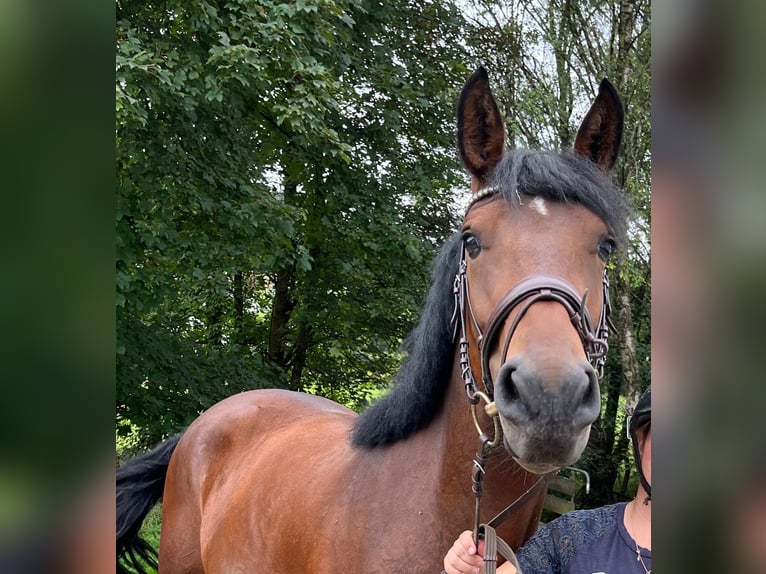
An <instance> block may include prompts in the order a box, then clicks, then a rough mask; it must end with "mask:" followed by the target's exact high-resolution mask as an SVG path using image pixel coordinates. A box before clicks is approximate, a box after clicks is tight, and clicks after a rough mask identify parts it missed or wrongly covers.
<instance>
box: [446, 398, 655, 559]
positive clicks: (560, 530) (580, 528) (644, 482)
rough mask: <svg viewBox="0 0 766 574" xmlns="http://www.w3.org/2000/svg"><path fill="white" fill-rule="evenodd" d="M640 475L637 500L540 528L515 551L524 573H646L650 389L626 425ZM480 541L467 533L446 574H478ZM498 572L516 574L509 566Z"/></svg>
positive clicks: (649, 516) (566, 516)
mask: <svg viewBox="0 0 766 574" xmlns="http://www.w3.org/2000/svg"><path fill="white" fill-rule="evenodd" d="M627 427H628V433H629V435H630V438H631V441H632V443H633V453H634V458H635V461H636V467H637V469H638V475H639V486H638V490H637V492H636V496H635V498H634V499H633V500H631V501H630V502H627V503H625V502H620V503H617V504H612V505H608V506H602V507H600V508H594V509H588V510H575V511H572V512H569V513H567V514H564V515H562V516H559V517H558V518H556V519H555V520H552V521H551V522H549V523H548V524H546V525H544V526H543V527H542V528H541V529H540V530H539V531H538V532H537V533H536V534H535V535H534V536H532V538H530V539H529V540H528V541H527V542H526V543H525V544H524V545H523V546H522V547H521V548H519V550H518V551H517V552H516V558H517V559H518V561H519V565H520V567H521V571H522V572H523V574H538V573H539V574H543V573H545V574H547V573H559V572H561V573H565V574H592V573H598V574H616V573H620V574H628V573H631V572H635V573H637V574H650V573H651V571H652V552H651V547H652V542H651V519H652V505H651V481H652V462H651V458H652V456H651V455H652V438H651V388H649V389H647V390H646V392H645V393H644V394H643V395H642V396H641V398H640V399H639V401H638V403H637V404H636V407H635V409H634V410H633V414H632V416H630V417H629V418H628V421H627ZM483 545H484V543H483V542H482V541H480V542H479V544H478V548H477V547H476V545H475V544H474V542H473V535H472V532H471V531H470V530H466V531H465V532H463V533H462V534H461V535H460V537H459V538H458V539H457V540H456V541H455V543H454V544H453V545H452V548H450V549H449V551H448V552H447V554H446V556H445V557H444V572H446V573H447V574H478V573H479V572H480V571H481V566H482V563H483V558H482V551H483ZM497 572H498V574H514V573H515V572H516V568H515V567H514V566H513V565H512V564H511V563H509V562H506V563H505V564H503V565H502V566H499V567H498V568H497Z"/></svg>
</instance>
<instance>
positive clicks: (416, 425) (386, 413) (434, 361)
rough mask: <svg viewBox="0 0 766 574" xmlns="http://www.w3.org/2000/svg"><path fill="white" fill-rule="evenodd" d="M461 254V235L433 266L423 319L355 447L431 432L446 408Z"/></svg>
mask: <svg viewBox="0 0 766 574" xmlns="http://www.w3.org/2000/svg"><path fill="white" fill-rule="evenodd" d="M461 248H462V242H461V241H460V234H459V233H455V234H454V235H453V236H452V237H451V238H450V239H449V240H448V241H447V243H446V244H445V245H444V247H442V250H441V251H440V253H439V255H438V256H437V257H436V259H435V260H434V264H433V268H432V270H431V289H430V290H429V292H428V297H427V299H426V303H425V306H424V307H423V313H422V314H421V316H420V321H419V323H418V324H417V326H416V327H415V328H414V329H413V330H412V332H411V333H410V334H409V335H408V336H407V339H405V341H404V346H403V347H404V351H405V352H406V353H407V357H406V358H405V359H404V363H402V366H401V368H400V369H399V372H398V373H397V374H396V378H395V384H394V386H393V387H392V389H391V391H390V392H389V393H388V394H387V395H386V396H384V397H383V398H381V399H380V400H378V401H376V402H375V403H374V404H372V405H371V406H370V407H369V408H368V409H367V410H366V411H364V413H362V415H361V416H360V417H359V418H358V419H357V420H356V421H355V423H354V426H353V429H352V435H351V442H352V443H353V444H354V445H355V446H363V447H369V448H371V447H375V446H378V445H382V444H389V443H393V442H396V441H398V440H401V439H403V438H406V437H408V436H410V435H411V434H413V433H414V432H416V431H418V430H420V429H422V428H423V427H425V426H427V425H428V423H429V422H431V420H432V419H433V417H434V415H436V413H437V412H438V411H439V408H440V407H441V406H442V403H443V399H444V394H445V392H446V390H447V384H446V383H447V381H449V378H450V372H451V370H452V359H453V354H454V349H455V346H454V343H453V341H452V327H451V325H450V319H451V317H452V311H453V309H454V296H453V292H452V285H453V283H454V279H455V274H456V273H457V269H458V261H459V259H458V258H459V255H460V249H461Z"/></svg>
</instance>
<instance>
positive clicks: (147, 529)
mask: <svg viewBox="0 0 766 574" xmlns="http://www.w3.org/2000/svg"><path fill="white" fill-rule="evenodd" d="M161 519H162V503H159V504H157V505H155V507H154V508H152V509H151V510H150V511H149V514H147V515H146V519H145V520H144V524H143V526H142V527H141V532H140V534H141V537H142V538H143V539H144V540H146V541H147V542H148V543H149V544H151V545H152V546H153V547H154V549H155V550H158V549H159V547H160V523H161ZM144 568H145V569H146V571H147V572H148V573H149V574H157V570H156V569H155V568H152V567H151V566H149V565H148V564H144Z"/></svg>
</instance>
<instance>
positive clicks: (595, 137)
mask: <svg viewBox="0 0 766 574" xmlns="http://www.w3.org/2000/svg"><path fill="white" fill-rule="evenodd" d="M623 122H624V112H623V110H622V102H620V97H619V96H618V95H617V90H615V89H614V86H613V85H612V84H611V83H610V82H609V80H607V79H606V78H604V79H603V80H601V84H600V85H599V87H598V96H596V99H595V101H594V102H593V105H591V107H590V110H588V114H587V115H586V116H585V119H584V120H583V122H582V125H581V126H580V129H579V130H578V131H577V137H575V143H574V149H575V151H576V152H577V153H579V154H581V155H583V156H585V157H586V158H588V159H590V160H592V161H593V162H595V163H596V165H598V166H599V167H600V168H601V169H602V170H603V171H609V170H610V169H612V167H614V163H615V162H616V161H617V153H618V152H619V151H620V142H621V141H622V127H623Z"/></svg>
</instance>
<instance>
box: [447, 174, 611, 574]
mask: <svg viewBox="0 0 766 574" xmlns="http://www.w3.org/2000/svg"><path fill="white" fill-rule="evenodd" d="M498 191H499V190H497V189H496V188H486V189H483V190H481V191H479V192H477V193H476V194H475V195H474V198H473V201H472V202H471V203H470V204H469V206H468V208H467V209H466V214H467V213H468V211H470V209H471V207H472V206H473V205H474V204H475V203H476V202H477V201H478V200H480V199H483V198H485V197H487V196H490V195H493V194H495V193H498ZM467 269H468V263H467V260H466V249H465V247H463V249H461V251H460V262H459V267H458V272H457V274H456V275H455V282H454V286H453V293H454V297H455V308H454V311H453V313H452V319H451V325H452V329H453V333H452V337H453V340H457V341H458V346H459V353H460V370H461V377H462V379H463V384H464V386H465V391H466V395H467V396H468V401H469V403H470V408H471V415H472V417H473V421H474V425H475V426H476V429H477V432H478V434H479V441H480V443H481V444H480V449H479V452H477V453H476V457H475V458H474V460H473V472H472V487H471V490H472V492H473V493H474V496H475V498H476V511H475V524H474V536H473V538H474V542H475V543H478V540H479V538H480V537H482V538H485V546H486V548H487V549H488V550H492V549H494V548H496V547H497V546H499V547H500V548H501V549H505V550H506V552H503V555H504V556H505V557H506V558H507V559H508V560H511V561H512V562H513V561H515V556H508V554H507V550H510V548H509V547H508V545H507V544H505V543H504V542H503V541H502V540H500V539H497V542H495V540H494V538H495V533H494V527H496V526H498V525H499V524H501V523H502V522H503V521H504V520H505V519H507V518H508V517H509V516H510V515H511V514H512V512H513V510H514V509H515V508H517V507H518V506H520V505H521V504H522V503H523V502H525V501H526V500H527V499H528V498H530V497H531V496H532V495H533V494H534V493H535V492H536V491H537V490H538V489H539V488H540V487H542V486H544V485H546V484H547V480H548V478H549V475H541V476H540V478H539V479H538V480H537V481H536V482H535V483H534V484H533V485H532V486H531V487H530V488H529V489H528V490H527V491H525V492H524V493H523V494H522V495H521V496H519V497H518V498H517V499H516V500H514V501H513V502H512V503H511V504H509V505H508V506H507V507H506V508H505V509H504V510H502V511H501V512H500V513H498V514H497V515H496V516H495V517H494V518H493V519H492V520H490V521H489V522H488V523H487V524H482V523H481V522H480V503H481V495H482V491H483V481H484V477H485V475H486V471H485V464H486V461H487V459H488V458H489V455H490V452H491V451H492V449H493V448H495V447H497V446H499V445H500V443H501V442H502V428H501V426H500V419H499V415H498V412H497V406H496V404H495V400H494V383H493V381H492V374H491V372H490V369H489V360H490V353H491V350H492V348H493V343H494V340H495V339H496V338H497V337H498V335H499V333H500V331H501V330H502V327H503V325H504V324H505V321H506V319H507V318H508V317H509V316H510V314H511V312H512V311H513V310H514V309H516V308H517V307H518V308H519V309H518V312H517V313H516V316H515V317H514V318H513V321H512V323H511V327H510V329H509V331H508V335H507V336H506V338H505V341H504V342H503V347H502V349H503V350H502V352H503V354H502V362H503V363H505V360H506V358H507V354H508V348H509V347H510V344H511V338H512V337H513V334H514V333H515V331H516V329H517V327H518V326H519V323H520V322H521V320H522V319H523V317H524V315H525V314H526V313H527V311H529V309H530V308H531V307H532V305H534V304H535V303H538V302H540V301H555V302H557V303H559V304H561V305H562V306H563V307H564V308H565V309H566V311H567V314H568V316H569V320H570V321H571V323H572V326H573V327H574V329H575V331H576V332H577V334H578V335H579V337H580V341H581V343H582V345H583V349H584V350H585V354H586V356H587V358H588V362H589V363H590V364H591V366H592V367H593V368H594V369H595V371H596V373H597V375H598V378H599V379H601V378H602V377H603V375H604V363H605V362H606V354H607V350H608V349H609V346H608V344H607V337H608V335H609V331H610V330H612V331H614V330H615V329H614V325H613V324H612V322H611V320H610V315H611V312H612V307H611V303H610V301H609V279H608V277H607V274H606V269H605V270H604V275H603V281H602V288H603V299H602V306H601V313H600V316H599V319H598V323H596V324H595V325H594V323H593V320H592V319H591V316H590V313H589V312H588V308H587V307H586V304H585V301H586V298H587V296H588V290H587V289H586V290H585V292H584V293H583V294H582V295H580V294H579V293H578V292H577V290H576V289H575V288H574V287H573V286H572V285H571V284H570V283H569V282H567V281H566V280H564V279H563V278H561V277H556V276H552V275H531V276H529V277H526V278H524V279H522V280H521V281H519V282H518V283H517V284H516V285H514V286H513V287H511V289H510V290H509V291H508V292H507V293H506V294H505V295H504V296H503V297H502V299H500V301H499V302H498V304H497V306H496V307H495V309H494V311H493V312H492V314H491V316H490V318H489V322H488V325H487V327H486V331H484V330H482V328H481V326H480V325H479V322H478V320H477V319H476V316H475V314H474V312H473V306H472V305H471V297H470V291H469V286H468V277H467V274H466V272H467ZM468 321H470V322H471V324H472V325H473V329H474V331H475V332H476V333H477V342H476V344H477V345H478V347H479V351H480V355H481V373H482V376H481V381H482V386H483V390H480V389H479V388H478V386H477V384H476V378H475V377H474V374H473V369H472V367H471V360H470V356H469V341H468V335H467V329H466V326H467V324H468ZM479 401H484V403H485V404H484V411H485V413H486V414H487V416H489V417H490V419H491V420H492V423H493V427H494V428H493V434H492V436H491V437H490V436H489V435H488V434H486V433H485V432H484V431H483V430H482V428H481V425H480V423H479V417H478V413H477V406H478V404H479ZM512 554H513V553H512V552H511V555H512ZM484 560H485V571H486V572H487V573H488V574H490V573H493V572H494V571H495V563H496V560H497V557H496V555H494V556H493V552H485V558H484ZM517 568H518V563H517Z"/></svg>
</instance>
